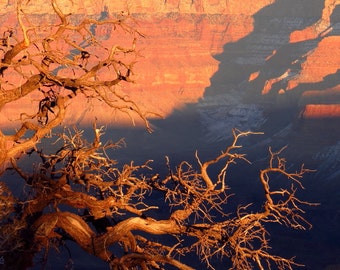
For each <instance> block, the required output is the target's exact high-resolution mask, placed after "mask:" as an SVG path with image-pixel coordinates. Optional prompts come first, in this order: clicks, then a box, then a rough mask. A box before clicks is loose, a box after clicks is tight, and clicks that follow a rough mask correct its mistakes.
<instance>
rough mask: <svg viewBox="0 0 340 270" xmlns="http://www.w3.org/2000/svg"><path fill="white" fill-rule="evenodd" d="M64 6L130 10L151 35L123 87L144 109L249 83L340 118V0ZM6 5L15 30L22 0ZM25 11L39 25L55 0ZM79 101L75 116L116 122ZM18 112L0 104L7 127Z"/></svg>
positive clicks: (5, 20) (177, 104)
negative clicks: (130, 82)
mask: <svg viewBox="0 0 340 270" xmlns="http://www.w3.org/2000/svg"><path fill="white" fill-rule="evenodd" d="M59 4H60V6H62V9H63V11H64V12H65V13H67V12H71V11H72V12H73V13H79V14H84V13H86V14H92V15H93V16H99V15H100V13H101V12H102V10H103V7H104V6H106V7H107V8H108V10H109V12H110V13H115V12H120V11H129V12H130V13H132V14H133V16H134V17H135V18H136V21H138V27H139V29H140V31H141V32H142V33H144V34H145V36H146V38H144V39H140V40H139V43H138V47H139V48H140V49H141V53H142V55H143V58H141V59H140V61H139V62H138V64H137V65H136V68H135V70H134V72H135V74H136V75H135V78H134V79H135V81H136V83H135V84H134V85H132V86H131V85H123V86H122V87H123V88H124V90H125V91H126V92H127V93H128V94H129V95H131V97H132V98H134V99H136V100H137V102H139V103H140V104H141V105H142V106H143V107H144V108H145V109H147V110H151V111H157V112H160V113H161V114H163V115H164V116H165V117H166V116H167V115H169V114H171V113H172V111H173V110H174V109H178V108H181V107H182V106H184V105H185V104H186V103H195V102H198V101H199V100H201V99H202V98H203V97H205V96H207V95H209V93H210V92H212V91H215V90H213V89H215V88H221V89H224V88H228V87H233V88H236V90H237V89H238V88H240V90H242V89H248V90H247V91H249V92H250V93H251V95H252V96H253V95H259V96H261V95H269V94H272V95H281V96H282V95H286V94H288V93H292V92H294V91H295V92H296V93H298V94H297V96H296V97H295V98H297V99H299V100H300V102H299V104H300V105H301V106H305V105H308V108H311V107H313V106H314V105H313V104H316V105H319V104H323V106H322V112H321V111H320V114H322V116H323V117H327V115H328V116H330V117H334V116H335V115H338V114H337V113H334V110H338V109H335V108H338V106H339V105H338V103H340V100H339V98H338V95H337V94H336V93H338V91H339V90H338V88H337V85H339V83H340V81H339V79H337V77H338V76H336V75H337V73H338V67H339V65H340V49H339V48H340V47H339V43H340V38H339V35H338V34H339V30H338V29H340V26H339V24H338V21H339V15H338V14H337V7H339V5H340V1H336V0H325V1H324V3H323V2H322V1H317V0H308V1H307V0H303V1H295V2H294V1H292V0H289V1H280V0H276V1H275V0H261V1H253V0H245V1H238V0H230V1H221V0H164V1H153V0H134V1H127V2H123V1H122V2H120V1H109V0H107V1H105V0H102V1H97V2H93V1H91V0H85V1H84V0H81V1H63V0H60V1H59ZM0 7H1V11H0V12H1V16H0V21H1V25H2V27H1V29H2V30H3V29H5V28H6V27H8V26H12V27H13V26H15V1H14V0H6V1H1V2H0ZM25 12H26V13H35V14H38V15H39V16H38V17H39V18H40V20H41V23H46V22H48V21H49V20H51V19H52V18H51V16H50V15H49V14H50V13H51V12H52V11H51V8H50V6H49V2H48V1H39V4H37V1H30V2H28V5H27V10H25ZM103 33H105V29H103ZM110 38H112V40H114V38H113V37H110ZM245 82H246V83H248V85H247V86H245V85H244V83H245ZM240 85H241V87H240ZM241 88H242V89H241ZM226 91H228V90H227V89H226ZM306 91H309V92H306ZM311 91H317V95H316V94H315V93H314V92H313V93H312V92H311ZM304 92H306V93H304ZM333 92H334V93H335V94H336V95H335V96H333ZM311 93H312V94H311ZM324 93H325V96H324ZM326 93H327V94H326ZM311 96H313V97H314V98H311ZM316 96H318V98H315V97H316ZM334 97H335V98H334ZM37 99H38V97H36V96H34V95H33V96H30V97H28V98H27V99H26V101H20V104H21V106H22V104H27V105H26V106H27V108H31V107H32V106H35V105H32V104H35V103H36V100H37ZM280 100H283V99H280ZM325 100H327V101H325ZM79 102H80V101H79ZM329 103H333V104H329ZM79 104H80V105H79V106H80V109H81V110H78V113H77V114H76V115H75V113H74V112H73V114H69V118H68V119H69V121H71V119H72V121H74V120H75V121H76V122H79V121H80V122H81V121H83V122H84V121H85V122H86V121H87V120H86V119H90V120H91V119H93V117H92V116H91V111H93V108H94V107H96V113H98V114H100V115H107V116H106V119H105V120H104V121H106V122H112V119H113V116H112V113H109V114H108V112H107V108H105V107H98V108H97V104H96V102H93V103H92V105H91V106H88V105H86V103H85V102H80V103H79ZM274 105H275V104H274ZM328 105H330V106H328ZM318 108H321V107H320V106H316V107H315V108H314V109H313V110H310V109H307V110H304V114H305V117H309V115H310V114H313V117H315V115H316V114H318V110H319V109H318ZM320 110H321V109H320ZM14 111H16V108H15V107H9V106H8V107H5V108H3V110H2V112H1V114H2V117H1V120H0V124H1V125H5V124H8V121H7V119H8V118H10V119H12V120H13V119H16V118H17V116H13V115H14ZM311 111H313V113H311ZM327 111H329V113H327ZM104 118H105V117H104ZM117 119H120V117H118V118H117Z"/></svg>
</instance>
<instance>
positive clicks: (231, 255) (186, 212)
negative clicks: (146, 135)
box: [1, 127, 313, 269]
mask: <svg viewBox="0 0 340 270" xmlns="http://www.w3.org/2000/svg"><path fill="white" fill-rule="evenodd" d="M102 132H103V131H102V129H98V128H96V127H95V128H94V139H93V140H92V142H88V141H86V140H85V139H84V138H82V132H81V131H79V130H75V131H74V132H71V131H67V130H66V131H64V132H63V133H62V134H60V137H59V139H58V141H59V142H61V144H60V145H61V147H60V148H58V149H57V150H56V152H55V153H50V154H47V153H43V152H42V151H37V152H36V153H35V155H36V156H38V157H39V158H40V159H41V162H40V165H39V166H36V168H35V170H33V171H32V172H27V171H24V170H22V169H21V168H20V167H19V166H18V165H17V162H16V161H15V159H12V162H11V165H12V168H13V169H14V170H15V171H16V172H17V173H18V174H19V175H20V176H21V177H22V178H23V179H24V180H25V182H26V184H27V185H28V187H29V190H31V192H30V194H31V195H30V196H29V198H27V199H26V200H25V201H20V200H19V199H17V198H15V197H14V196H13V195H11V193H10V192H7V191H6V190H5V189H3V194H2V195H1V198H2V208H3V209H5V210H6V211H4V214H3V220H4V221H3V224H2V225H3V228H4V229H2V231H3V232H8V231H9V230H11V231H12V232H13V233H11V234H8V235H7V234H6V235H5V234H2V235H1V239H2V242H3V243H2V246H3V247H5V248H6V249H5V250H2V251H1V252H2V254H5V255H4V256H5V257H6V258H7V259H6V260H7V261H8V263H9V262H10V258H13V259H14V261H13V263H14V266H15V267H17V266H18V265H15V263H20V264H24V263H25V262H30V261H31V260H32V259H33V256H34V254H37V253H38V252H39V251H41V250H45V252H47V251H48V250H49V249H50V248H53V247H54V248H58V247H59V245H61V243H62V241H63V240H65V239H69V240H71V241H74V242H76V243H77V244H78V245H79V246H80V247H81V248H82V249H84V250H85V251H86V252H88V253H89V254H92V255H94V256H97V257H99V258H101V259H102V260H103V261H106V262H107V263H108V264H109V265H110V266H111V268H112V269H164V267H165V268H166V265H172V266H174V267H176V268H178V269H193V268H192V267H191V266H190V265H187V264H184V263H183V262H181V259H180V258H181V257H183V256H193V254H195V255H196V256H198V258H199V259H200V260H201V261H202V264H206V266H207V267H208V268H211V269H214V260H216V259H217V258H222V259H224V260H225V259H228V260H229V261H230V263H231V265H232V269H253V267H254V266H257V267H258V268H259V269H270V267H274V265H275V267H277V268H278V269H292V267H293V266H294V265H299V264H297V263H295V262H294V260H293V259H292V258H282V257H281V256H279V255H274V254H271V253H270V248H271V246H270V243H269V238H268V233H267V230H266V224H268V223H278V224H282V225H285V226H288V227H291V228H293V229H305V228H309V227H311V224H310V223H309V222H308V221H306V220H305V219H304V217H303V213H304V210H303V206H304V205H305V206H308V205H313V204H312V203H308V202H304V201H302V200H300V199H298V198H297V197H296V191H297V189H298V188H302V183H301V178H302V176H303V174H305V173H306V172H309V170H307V169H305V168H303V167H301V169H300V170H299V171H298V172H288V171H287V170H286V167H285V163H286V161H285V159H283V158H281V157H280V156H279V155H280V154H281V151H278V152H273V151H271V150H270V160H269V166H268V167H267V168H265V169H263V170H261V171H260V174H259V178H258V180H256V181H258V183H259V187H262V189H263V205H262V207H260V208H259V209H258V210H257V211H254V209H252V210H251V211H250V210H249V211H248V207H249V205H243V206H239V208H238V209H237V210H236V211H235V213H228V212H225V206H226V205H227V203H228V198H229V197H230V196H231V193H229V186H228V183H227V181H226V179H227V175H228V169H229V167H230V166H231V165H233V164H235V163H236V162H237V161H244V162H249V161H248V160H247V159H246V156H245V154H242V153H239V150H240V149H241V147H242V146H241V145H240V144H239V141H240V139H241V138H242V137H244V136H247V135H250V134H253V133H251V132H239V131H237V130H235V131H234V140H233V142H232V143H231V145H230V146H229V147H227V148H226V149H225V150H224V151H222V152H221V153H220V154H219V155H217V157H216V158H215V159H212V160H209V161H205V162H203V161H201V160H200V159H199V157H198V154H196V160H197V165H195V164H190V163H189V162H186V161H183V162H182V163H180V164H179V165H178V166H177V167H176V168H175V169H174V168H172V167H171V166H170V161H169V159H167V162H166V165H167V166H168V168H169V170H168V171H169V173H168V174H167V175H164V176H162V175H159V174H156V173H153V172H152V163H151V161H147V162H145V163H144V164H141V165H136V164H134V163H133V162H131V163H130V164H125V165H124V166H123V167H122V168H118V166H117V164H116V161H115V160H112V159H110V158H109V156H108V155H107V151H108V149H110V148H115V147H119V146H120V145H121V144H122V143H123V142H118V143H107V144H102V143H101V142H100V136H101V134H102ZM216 165H220V166H221V169H220V171H219V173H218V174H217V175H216V174H215V175H214V174H212V173H209V171H210V169H211V167H214V166H216ZM272 174H276V175H281V176H282V179H284V180H285V181H289V182H290V183H291V187H290V188H289V189H273V190H271V188H270V181H271V177H270V176H271V175H272ZM152 193H155V194H158V196H160V197H162V196H163V198H164V202H165V204H164V205H162V208H163V209H162V212H163V213H166V218H162V219H160V218H159V217H158V216H157V214H155V213H156V212H155V211H154V210H155V209H158V207H159V205H157V204H155V203H154V201H152V200H150V196H151V194H152ZM65 205H66V206H68V207H69V209H70V210H62V209H65ZM14 208H16V211H15V214H13V209H14ZM13 220H14V223H12V221H13ZM13 226H14V229H13V228H12V227H13ZM160 235H164V236H169V237H170V238H171V239H172V240H171V241H166V242H162V240H161V239H162V238H160V240H159V241H158V240H157V236H160ZM6 238H7V239H6ZM169 243H171V244H169ZM185 243H190V245H186V244H185ZM28 246H29V248H28ZM8 250H10V252H8ZM16 252H17V253H19V254H20V256H15V255H13V254H16ZM23 254H24V255H25V256H24V255H23ZM12 256H13V257H12ZM18 257H20V258H22V260H24V261H22V260H18V259H17V258H18ZM11 267H13V265H12V264H11ZM226 267H227V266H226Z"/></svg>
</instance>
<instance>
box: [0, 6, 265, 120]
mask: <svg viewBox="0 0 340 270" xmlns="http://www.w3.org/2000/svg"><path fill="white" fill-rule="evenodd" d="M57 2H58V4H59V5H60V7H61V9H62V10H63V12H64V13H68V12H73V13H75V12H77V13H80V14H82V13H87V14H100V13H101V12H102V10H103V6H106V8H107V9H108V10H109V11H110V12H117V11H118V12H120V11H125V12H126V10H129V12H131V13H132V14H134V16H135V18H136V21H137V22H138V26H137V27H138V29H139V31H140V32H141V33H143V35H145V38H140V39H139V40H138V44H137V46H138V49H139V50H140V51H141V55H142V56H143V57H142V58H140V59H139V61H138V63H137V64H136V65H135V69H134V70H133V72H134V77H133V79H134V81H135V83H134V84H123V85H122V86H121V90H123V91H125V92H126V93H127V94H128V95H129V96H130V97H131V99H133V100H135V101H136V102H137V103H138V104H140V106H141V107H142V109H144V110H147V111H152V112H157V113H159V114H161V115H163V116H164V117H166V116H167V115H169V114H171V112H172V111H173V110H174V109H178V108H181V107H182V106H184V105H185V104H186V103H191V102H197V101H198V99H200V98H201V97H202V96H203V94H204V90H205V88H206V87H208V86H209V85H210V78H211V77H212V76H213V74H214V73H215V72H216V71H217V69H218V64H219V63H218V61H217V60H216V59H214V57H213V55H214V54H216V53H221V52H222V51H223V45H224V44H225V43H227V42H235V41H237V40H238V39H240V38H243V37H244V36H246V35H247V34H249V33H250V32H251V31H252V29H253V25H252V23H253V19H252V15H253V14H254V13H255V12H257V11H258V10H259V9H261V8H262V7H263V6H265V5H267V4H270V3H271V2H272V1H262V2H258V3H257V4H254V1H251V0H247V1H244V2H242V5H238V4H237V3H239V2H238V1H227V3H226V2H225V1H219V0H214V1H212V0H210V1H195V3H194V4H190V3H189V2H184V1H179V0H176V1H166V3H165V2H163V1H159V2H157V3H155V1H147V0H143V1H134V2H133V3H132V4H126V3H124V1H122V2H118V3H117V2H115V3H113V2H112V1H107V2H106V3H104V2H100V3H101V4H95V5H94V4H93V1H88V0H85V1H57ZM236 2H237V3H236ZM2 5H4V4H2ZM1 11H2V12H3V13H4V16H5V19H4V20H5V23H6V24H7V25H9V26H12V27H13V26H14V25H16V20H17V18H16V16H15V3H14V1H9V5H6V6H3V8H2V9H1ZM42 11H43V12H42ZM25 12H26V13H34V14H39V18H41V23H42V24H47V23H48V21H49V20H55V17H54V18H53V17H51V16H48V14H52V13H53V10H52V8H51V6H50V3H49V2H48V1H47V2H46V1H45V2H42V3H41V5H36V3H34V4H33V3H29V2H28V5H27V7H26V10H25ZM40 14H42V15H40ZM5 28H6V25H4V24H3V25H2V29H5ZM109 32H110V31H109V30H108V29H105V28H103V29H99V30H98V33H102V34H103V35H107V34H108V33H109ZM114 34H115V33H114V32H112V36H111V37H110V39H109V41H110V40H111V42H112V43H113V42H115V40H117V37H115V36H114ZM117 42H118V43H119V44H121V43H124V42H125V40H124V38H123V39H122V38H121V37H120V36H119V39H118V41H117ZM107 44H108V43H107ZM32 95H33V96H34V97H32ZM32 95H30V96H27V97H25V98H23V99H21V100H20V101H18V102H15V103H13V104H9V105H6V106H5V107H4V108H2V117H1V120H0V125H9V124H13V123H15V122H16V121H15V120H16V119H18V118H20V116H19V115H18V114H15V112H18V110H17V108H18V107H19V104H20V107H21V108H22V109H23V110H25V111H27V112H28V113H32V114H33V113H34V112H36V110H37V108H38V107H37V102H38V101H39V94H32ZM76 104H77V108H76V109H75V110H72V111H69V112H68V116H67V119H66V122H69V121H70V122H76V123H77V122H81V123H84V122H92V121H93V118H94V116H93V112H94V111H95V112H96V114H98V116H97V118H101V119H99V121H100V120H103V119H104V120H103V122H105V123H106V124H109V123H113V122H115V121H118V122H126V121H129V120H128V119H129V118H128V117H125V116H121V115H119V114H115V113H114V112H112V111H110V109H109V108H107V106H105V105H100V106H99V104H100V103H98V102H97V101H91V102H90V103H87V101H86V100H85V99H83V98H77V101H76ZM98 106H99V107H98ZM94 108H96V109H95V110H94ZM8 120H10V121H8Z"/></svg>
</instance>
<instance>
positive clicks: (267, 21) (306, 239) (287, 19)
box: [147, 0, 340, 269]
mask: <svg viewBox="0 0 340 270" xmlns="http://www.w3.org/2000/svg"><path fill="white" fill-rule="evenodd" d="M322 9H323V3H322V1H319V0H299V1H296V0H278V1H276V2H275V3H274V4H272V5H270V6H267V7H264V8H263V9H262V10H260V11H259V12H257V13H256V14H255V15H254V16H253V19H254V30H253V31H252V32H251V33H250V34H249V35H247V36H246V37H244V38H242V39H240V40H239V41H237V42H234V43H228V44H226V45H225V46H224V50H223V53H221V54H219V55H216V56H215V57H216V59H217V60H218V61H220V64H219V69H218V71H217V72H216V73H215V74H214V76H213V77H212V78H211V86H210V87H208V88H207V89H206V91H205V94H204V98H202V100H200V101H199V102H198V103H197V104H188V105H187V106H186V107H185V108H184V109H183V110H178V111H175V112H173V114H172V115H171V116H170V117H168V118H167V119H165V120H161V121H153V124H154V125H155V127H156V131H155V134H154V135H153V136H155V137H154V141H152V140H153V139H152V138H151V139H147V140H148V141H149V140H150V142H155V143H156V145H157V146H154V147H153V148H156V147H159V148H157V149H162V151H164V152H163V153H167V154H168V153H170V155H171V153H172V154H173V156H174V157H175V159H178V160H180V159H181V158H182V157H188V155H189V153H193V151H194V150H195V149H198V150H199V151H200V152H201V153H202V155H203V156H204V157H207V158H208V157H210V156H211V155H213V154H214V153H216V151H219V150H221V149H223V147H224V146H225V145H226V143H227V141H228V139H230V135H231V129H232V128H234V127H236V128H239V129H241V130H254V131H264V132H265V135H263V136H260V137H257V136H256V138H250V137H249V138H247V139H246V140H245V141H244V144H243V146H245V147H246V150H245V151H247V152H248V150H249V149H250V153H249V156H248V157H250V160H254V163H253V165H254V166H253V171H252V170H248V169H245V170H243V169H241V171H242V172H241V173H240V175H238V176H236V178H237V177H239V178H241V179H242V181H241V182H240V181H238V182H237V181H235V182H233V179H230V181H231V183H232V185H234V186H233V187H232V188H236V193H237V192H244V198H245V199H249V198H251V199H252V200H254V199H255V200H256V198H257V197H256V196H257V195H249V194H248V192H249V190H251V189H253V188H254V187H255V184H252V182H251V181H253V179H254V177H253V176H254V173H255V175H256V171H257V170H258V169H259V168H261V166H263V165H264V160H265V157H266V155H267V154H266V153H267V150H268V147H269V146H272V147H273V149H279V148H281V147H282V146H285V145H288V148H287V152H286V156H287V160H288V163H293V164H292V166H293V167H295V166H298V165H299V164H301V163H305V164H306V166H307V167H311V168H313V169H314V168H320V169H321V170H324V171H321V172H318V174H315V175H314V176H313V175H312V174H311V175H308V176H307V178H306V180H305V182H304V183H305V185H306V186H307V191H308V192H307V193H306V194H307V195H305V197H306V199H308V200H312V201H318V202H321V203H322V207H319V208H317V209H310V212H309V214H307V215H308V216H309V218H310V219H311V221H312V222H313V224H314V229H313V230H311V231H308V232H302V233H301V232H291V231H290V232H286V231H284V232H283V231H281V232H276V231H275V229H274V234H275V233H276V234H278V236H279V240H278V242H276V243H275V245H276V248H275V249H274V250H276V251H278V253H280V254H282V255H286V256H297V258H298V261H299V262H301V263H304V264H306V265H307V266H306V267H305V268H304V269H324V267H325V266H326V265H330V264H339V263H340V261H339V256H338V255H339V253H340V246H339V244H338V243H340V234H339V232H337V231H336V230H335V229H334V226H335V224H338V222H340V220H339V215H338V216H337V217H336V218H334V216H333V213H334V211H335V212H338V210H337V209H335V208H336V207H337V206H336V205H339V203H340V202H339V199H338V198H339V196H338V195H339V193H337V194H338V195H336V194H334V196H332V194H330V191H331V189H334V187H335V186H336V188H337V189H339V183H336V182H334V181H335V180H336V179H337V175H339V173H340V172H339V170H338V168H339V163H338V161H337V158H336V157H337V156H338V154H339V151H340V145H339V143H338V140H339V137H338V135H337V134H338V132H337V131H338V128H337V127H338V126H339V124H340V120H339V119H332V120H328V119H322V120H319V121H314V120H308V121H302V120H301V119H300V118H299V114H300V111H301V109H302V108H301V96H302V94H303V93H304V92H305V91H307V90H311V89H312V90H326V89H327V88H329V87H333V86H335V85H338V84H339V83H340V79H339V76H338V75H339V74H338V72H337V73H336V74H330V75H328V76H326V77H325V78H324V79H323V81H321V82H317V83H313V84H301V85H298V86H297V87H296V88H294V89H292V90H290V91H285V89H286V88H287V86H288V83H289V80H290V79H292V78H294V77H295V76H298V75H299V73H300V71H301V70H302V64H303V63H304V62H305V60H306V57H307V56H308V55H309V54H310V53H311V52H313V50H314V49H315V48H317V46H318V44H319V42H320V41H321V40H322V38H323V37H317V38H315V39H309V40H305V41H301V42H296V43H290V39H289V38H290V34H291V33H293V32H294V31H296V30H302V29H305V28H306V27H308V26H310V25H313V24H314V23H316V22H317V21H318V20H319V19H320V16H321V12H322ZM338 10H339V9H336V10H335V11H334V12H333V15H332V18H331V19H332V24H333V25H332V26H333V29H332V31H330V32H328V33H327V36H330V35H339V33H338V32H339V31H338V30H337V23H338V22H339V19H340V18H339V17H340V16H339V12H338ZM252 74H257V77H256V78H255V79H252V80H249V79H250V76H251V75H252ZM285 76H286V77H285ZM280 77H282V79H280V80H277V81H276V82H275V81H274V82H273V79H276V78H280ZM268 82H273V83H272V85H271V87H270V91H268V94H266V95H263V94H262V93H263V91H264V90H265V89H266V86H268V85H267V84H268ZM282 91H284V94H279V93H282ZM335 102H336V103H339V99H336V100H335ZM151 137H152V136H151ZM325 162H327V164H326V163H325ZM247 173H249V176H248V175H247ZM323 173H324V174H323ZM325 179H327V181H328V182H327V183H326V182H324V181H326V180H325ZM238 180H240V179H238ZM329 181H332V182H329ZM330 183H331V184H330ZM245 185H247V188H246V189H245V188H244V186H245ZM331 187H332V188H331ZM233 191H235V189H233ZM252 196H253V197H252ZM280 233H281V234H282V237H280ZM273 238H275V237H274V236H273ZM335 239H337V240H335ZM293 241H294V246H293V247H292V246H291V243H293Z"/></svg>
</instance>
